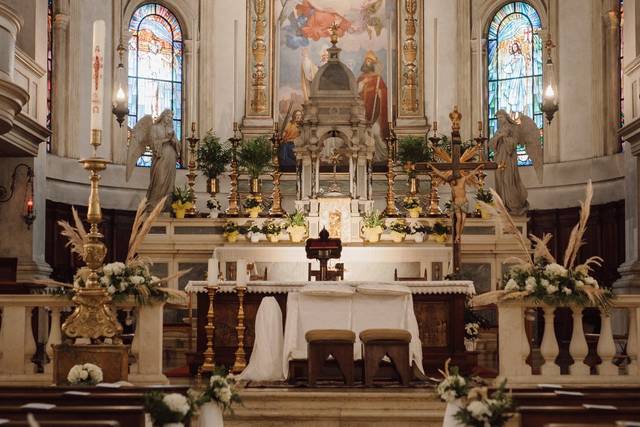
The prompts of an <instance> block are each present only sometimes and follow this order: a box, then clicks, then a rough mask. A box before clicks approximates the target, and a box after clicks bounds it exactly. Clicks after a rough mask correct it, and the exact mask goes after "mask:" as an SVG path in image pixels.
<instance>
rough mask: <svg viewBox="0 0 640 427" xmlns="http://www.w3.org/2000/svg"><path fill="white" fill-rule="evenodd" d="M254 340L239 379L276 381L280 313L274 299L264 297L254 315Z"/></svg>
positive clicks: (280, 341)
mask: <svg viewBox="0 0 640 427" xmlns="http://www.w3.org/2000/svg"><path fill="white" fill-rule="evenodd" d="M255 328H256V329H255V340H254V343H253V352H252V353H251V359H250V360H249V365H248V366H247V367H246V369H245V370H244V371H242V373H241V374H240V375H239V379H242V380H249V381H271V380H273V381H276V380H282V379H284V375H283V372H282V348H283V338H282V311H281V310H280V306H279V305H278V302H277V301H276V299H275V298H274V297H264V298H263V299H262V302H261V303H260V307H258V312H257V314H256V327H255Z"/></svg>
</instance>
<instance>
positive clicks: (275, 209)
mask: <svg viewBox="0 0 640 427" xmlns="http://www.w3.org/2000/svg"><path fill="white" fill-rule="evenodd" d="M281 141H282V136H281V135H280V132H279V130H278V122H276V123H274V124H273V135H272V136H271V142H272V143H273V157H272V162H273V173H272V174H271V177H272V178H273V191H272V193H271V198H272V200H273V203H272V205H271V209H269V215H270V216H277V217H280V216H284V215H285V214H286V212H285V211H284V209H282V194H281V193H280V159H279V158H278V153H279V151H280V142H281Z"/></svg>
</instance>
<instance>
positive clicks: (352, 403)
mask: <svg viewBox="0 0 640 427" xmlns="http://www.w3.org/2000/svg"><path fill="white" fill-rule="evenodd" d="M240 395H241V398H242V405H237V406H236V407H235V414H234V415H232V416H225V426H227V427H258V426H260V427H275V426H287V427H338V426H339V427H365V426H367V427H404V426H407V427H413V426H416V427H417V426H420V427H432V426H433V427H435V426H438V427H440V426H442V418H443V415H444V408H445V404H444V403H442V402H441V401H440V400H439V399H438V397H437V396H436V394H435V393H434V392H433V391H432V390H430V389H428V390H425V389H406V388H391V387H388V388H384V389H378V390H376V389H373V390H354V389H342V388H326V389H291V388H283V389H278V388H265V389H257V388H249V389H244V390H242V392H241V394H240Z"/></svg>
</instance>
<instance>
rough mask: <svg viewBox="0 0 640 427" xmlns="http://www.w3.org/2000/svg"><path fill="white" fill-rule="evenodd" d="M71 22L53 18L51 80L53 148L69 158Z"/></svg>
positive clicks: (66, 16) (60, 5) (64, 17)
mask: <svg viewBox="0 0 640 427" xmlns="http://www.w3.org/2000/svg"><path fill="white" fill-rule="evenodd" d="M64 4H65V1H62V2H59V3H58V8H59V9H60V10H64V9H63V8H64ZM69 21H70V17H69V14H68V10H66V13H64V12H58V13H55V14H54V16H53V46H52V48H53V49H52V50H53V58H52V59H53V69H54V70H55V72H54V73H53V74H52V76H51V77H52V79H51V109H52V112H51V147H52V151H53V153H54V154H57V155H58V156H62V157H65V156H68V155H69V154H70V145H71V144H72V140H71V138H69V133H68V128H67V123H68V121H69V107H68V105H69V104H68V102H67V94H68V93H69V92H68V91H69V63H68V53H69V50H68V47H69Z"/></svg>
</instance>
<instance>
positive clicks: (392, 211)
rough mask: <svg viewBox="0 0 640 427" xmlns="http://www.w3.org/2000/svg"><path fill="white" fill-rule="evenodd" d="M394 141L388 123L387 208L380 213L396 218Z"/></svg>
mask: <svg viewBox="0 0 640 427" xmlns="http://www.w3.org/2000/svg"><path fill="white" fill-rule="evenodd" d="M396 141H397V138H396V133H395V131H394V130H393V128H392V123H391V122H389V136H388V137H387V138H385V142H386V144H387V174H386V176H387V207H386V208H385V210H384V211H383V212H382V214H383V215H384V216H387V217H397V216H398V215H399V212H398V207H397V206H396V195H395V193H394V192H393V183H394V180H395V177H396V174H395V172H394V171H393V164H394V159H395V151H396V150H395V144H396Z"/></svg>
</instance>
